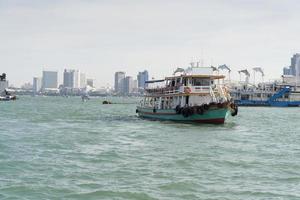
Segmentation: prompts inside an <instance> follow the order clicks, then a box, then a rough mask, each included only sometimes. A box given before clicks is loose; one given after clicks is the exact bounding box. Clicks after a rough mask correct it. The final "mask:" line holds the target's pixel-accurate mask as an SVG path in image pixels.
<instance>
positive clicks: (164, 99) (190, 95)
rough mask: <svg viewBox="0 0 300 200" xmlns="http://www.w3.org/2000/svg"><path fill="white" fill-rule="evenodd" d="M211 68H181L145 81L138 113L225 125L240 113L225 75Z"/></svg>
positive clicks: (153, 116)
mask: <svg viewBox="0 0 300 200" xmlns="http://www.w3.org/2000/svg"><path fill="white" fill-rule="evenodd" d="M215 73H216V72H214V70H213V68H211V67H190V68H188V69H186V70H184V69H182V68H178V69H177V70H176V71H175V72H174V74H173V76H171V77H166V78H165V79H163V80H152V81H147V82H146V85H147V87H146V89H145V96H144V99H143V100H142V101H141V104H140V105H139V106H138V107H137V110H136V112H137V113H138V115H139V116H140V117H142V118H147V119H154V120H171V121H179V122H196V123H213V124H223V123H224V122H225V119H226V118H227V117H228V116H229V115H231V116H235V115H237V112H238V109H237V106H236V105H235V104H234V103H233V101H232V99H231V97H230V95H229V93H228V92H227V89H226V87H225V86H224V85H223V79H224V78H225V76H223V75H218V74H215Z"/></svg>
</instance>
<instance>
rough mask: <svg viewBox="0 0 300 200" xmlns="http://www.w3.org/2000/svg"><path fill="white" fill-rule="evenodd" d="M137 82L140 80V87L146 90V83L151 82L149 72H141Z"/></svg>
mask: <svg viewBox="0 0 300 200" xmlns="http://www.w3.org/2000/svg"><path fill="white" fill-rule="evenodd" d="M137 80H138V87H139V88H145V83H146V81H148V80H149V74H148V71H147V70H145V71H143V72H139V74H138V75H137Z"/></svg>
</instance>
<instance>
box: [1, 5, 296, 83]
mask: <svg viewBox="0 0 300 200" xmlns="http://www.w3.org/2000/svg"><path fill="white" fill-rule="evenodd" d="M299 51H300V4H299V1H298V0H269V1H267V0H266V1H263V0H244V1H243V0H223V1H222V0H219V1H217V0H209V1H207V0H205V1H204V0H203V1H202V0H181V1H179V0H178V1H176V0H169V1H168V0H157V1H155V0H148V1H143V0H136V1H135V0H127V1H126V0H120V1H114V0H85V1H83V0H82V1H79V0H69V1H67V0H26V1H25V0H19V1H16V0H0V72H6V73H7V76H8V79H9V80H10V83H12V84H14V85H17V86H19V85H21V84H22V83H24V82H32V77H33V76H41V74H42V70H43V69H48V70H58V71H59V72H60V79H61V77H62V71H63V69H64V68H74V69H79V70H81V71H83V72H86V74H87V76H88V77H91V78H95V79H96V80H97V85H98V86H101V85H107V84H110V85H112V84H113V75H114V72H115V71H119V70H122V71H126V72H127V74H128V75H131V76H136V74H137V72H138V71H141V70H144V69H148V70H149V72H150V76H151V77H152V76H154V77H155V78H162V77H163V76H164V75H169V74H170V73H171V72H172V71H173V70H174V69H175V68H176V67H184V66H187V65H188V63H190V62H191V61H192V60H194V61H196V60H200V59H203V60H204V64H205V65H211V64H213V65H219V64H224V63H226V64H228V65H230V66H231V67H232V69H233V71H234V72H233V75H232V76H233V77H235V78H236V79H238V77H239V76H238V73H237V71H238V70H240V69H244V68H247V67H248V68H249V69H251V68H252V67H254V66H261V67H263V68H264V70H265V73H266V79H269V78H279V76H280V75H281V73H282V67H283V66H286V65H289V63H290V57H291V56H292V54H293V53H294V52H299Z"/></svg>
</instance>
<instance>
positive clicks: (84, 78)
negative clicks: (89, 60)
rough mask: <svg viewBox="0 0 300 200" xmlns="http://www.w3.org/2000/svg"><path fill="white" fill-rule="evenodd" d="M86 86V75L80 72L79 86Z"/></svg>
mask: <svg viewBox="0 0 300 200" xmlns="http://www.w3.org/2000/svg"><path fill="white" fill-rule="evenodd" d="M85 87H86V75H85V73H80V88H85Z"/></svg>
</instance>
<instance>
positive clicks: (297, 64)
mask: <svg viewBox="0 0 300 200" xmlns="http://www.w3.org/2000/svg"><path fill="white" fill-rule="evenodd" d="M297 72H298V76H300V54H299V53H296V54H294V55H293V57H292V58H291V66H289V67H284V68H283V75H293V76H296V73H297Z"/></svg>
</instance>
